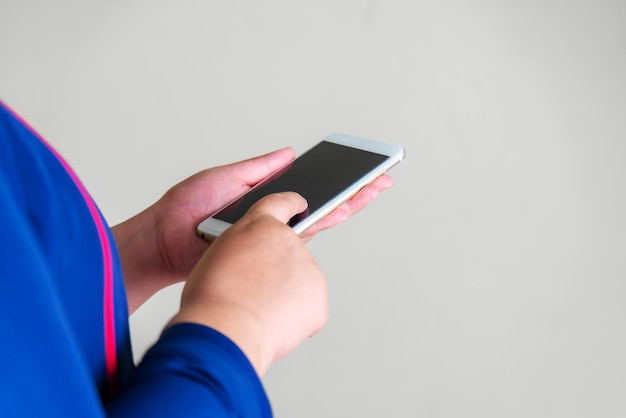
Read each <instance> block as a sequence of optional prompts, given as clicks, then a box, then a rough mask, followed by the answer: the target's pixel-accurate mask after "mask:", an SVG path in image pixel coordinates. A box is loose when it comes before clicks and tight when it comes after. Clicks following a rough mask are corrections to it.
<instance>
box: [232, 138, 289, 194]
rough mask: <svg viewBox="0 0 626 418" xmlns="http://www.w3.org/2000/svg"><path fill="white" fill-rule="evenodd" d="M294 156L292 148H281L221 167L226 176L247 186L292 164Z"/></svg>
mask: <svg viewBox="0 0 626 418" xmlns="http://www.w3.org/2000/svg"><path fill="white" fill-rule="evenodd" d="M294 158H295V154H294V151H293V149H292V148H290V147H287V148H282V149H279V150H277V151H273V152H270V153H269V154H265V155H261V156H259V157H254V158H250V159H248V160H244V161H239V162H236V163H232V164H228V165H225V166H222V169H224V171H225V172H227V173H228V174H230V175H232V176H234V177H237V178H240V179H241V180H243V181H245V182H246V183H247V184H248V185H249V186H253V185H255V184H257V183H258V182H259V181H261V180H263V179H265V178H266V177H268V176H269V175H270V174H272V173H274V172H276V171H278V170H279V169H281V168H283V167H285V166H286V165H287V164H289V163H290V162H292V161H293V160H294Z"/></svg>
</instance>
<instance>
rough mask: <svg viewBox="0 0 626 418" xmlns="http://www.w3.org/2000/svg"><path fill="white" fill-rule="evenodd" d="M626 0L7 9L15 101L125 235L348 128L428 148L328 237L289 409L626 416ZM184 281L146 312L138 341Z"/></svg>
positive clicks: (57, 4) (278, 390)
mask: <svg viewBox="0 0 626 418" xmlns="http://www.w3.org/2000/svg"><path fill="white" fill-rule="evenodd" d="M625 21H626V2H623V1H621V0H615V1H611V0H593V1H591V0H573V1H565V0H546V1H538V0H531V1H524V2H521V1H512V0H508V1H486V0H481V1H461V0H457V1H437V2H435V1H424V0H412V1H400V0H387V1H373V0H372V1H357V0H343V1H342V0H332V1H331V0H318V1H311V2H302V1H287V0H284V1H275V0H274V1H271V0H270V1H226V2H224V1H155V0H150V1H148V0H146V1H104V0H101V1H78V0H72V1H70V0H58V1H53V2H52V1H17V0H15V1H11V0H2V1H1V2H0V97H1V98H2V99H3V100H5V101H6V102H7V103H8V104H9V105H11V106H12V107H13V108H15V109H16V110H17V111H18V112H20V113H21V114H22V115H24V116H25V117H26V118H27V119H29V120H30V121H31V122H32V123H33V124H34V125H35V126H36V127H37V128H38V129H39V130H40V132H41V133H42V134H43V135H44V136H46V137H47V138H48V139H49V140H50V142H52V144H53V145H54V146H55V147H56V148H57V149H58V150H59V151H60V152H61V153H62V154H63V155H64V156H65V157H66V158H67V160H68V161H69V162H70V164H72V165H73V166H74V168H75V169H76V171H77V172H78V174H79V176H80V177H81V178H82V180H83V181H84V183H85V184H86V186H87V187H88V189H89V190H90V191H91V193H92V195H93V196H94V198H95V199H96V201H97V203H98V204H99V206H100V208H101V209H102V211H103V212H104V214H105V216H106V217H107V218H108V220H109V222H110V224H112V225H113V224H115V223H117V222H119V221H121V220H124V219H126V218H127V217H129V216H131V215H133V214H134V213H136V212H138V211H139V210H141V209H143V208H144V207H146V206H148V205H150V204H151V203H152V202H154V201H155V200H156V199H158V198H159V197H160V196H161V195H162V194H163V193H164V192H165V191H166V190H167V189H168V188H169V187H170V186H172V185H174V184H175V183H176V182H178V181H180V180H183V179H184V178H185V177H187V176H188V175H191V174H192V173H194V172H196V171H198V170H200V169H203V168H206V167H211V166H215V165H218V164H224V163H228V162H232V161H237V160H240V159H244V158H248V157H251V156H254V155H258V154H261V153H265V152H267V151H270V150H273V149H275V148H279V147H283V146H286V145H292V146H293V147H295V149H296V151H297V152H298V153H301V152H303V151H304V150H306V149H307V148H308V147H309V146H310V145H312V144H313V143H315V142H316V141H318V140H319V139H321V138H322V137H324V136H325V135H327V134H328V133H331V132H334V131H343V132H349V133H353V134H356V135H361V136H366V137H371V138H375V139H379V140H383V141H387V142H395V143H398V144H401V145H403V146H405V147H406V149H407V159H406V160H405V162H403V163H402V164H401V165H399V166H398V167H397V168H395V169H394V170H393V172H392V174H393V176H394V178H395V180H396V186H395V187H394V188H393V189H392V190H391V191H388V192H385V193H384V194H383V195H382V196H381V197H380V198H379V199H377V200H376V201H375V202H374V203H373V204H371V206H370V207H368V208H367V209H366V210H365V211H363V212H362V213H360V214H358V215H357V216H355V217H354V218H353V219H352V220H350V222H348V223H347V224H344V225H341V226H339V227H337V228H335V229H334V230H332V231H327V232H325V233H323V234H320V235H319V236H318V237H317V238H316V239H315V240H314V241H313V242H311V243H310V244H309V246H310V249H311V251H312V252H313V253H314V255H315V256H316V258H317V260H318V261H319V263H320V265H321V266H322V268H323V269H324V271H325V273H326V275H327V278H328V283H329V289H330V299H331V319H330V322H329V323H328V325H327V327H326V328H325V330H323V331H322V333H321V334H319V335H318V336H316V337H315V338H313V339H311V340H310V341H307V342H306V343H305V344H304V345H303V346H301V347H300V348H299V349H298V350H296V351H295V352H294V353H293V354H292V355H291V356H289V357H287V358H285V359H283V360H281V361H280V362H278V363H277V364H275V366H274V367H273V368H272V369H271V370H270V372H269V373H268V374H267V375H266V377H265V378H264V381H265V385H266V388H267V390H268V392H269V395H270V397H271V400H272V403H273V406H274V410H275V413H276V416H277V417H299V418H307V417H432V418H435V417H437V418H438V417H442V418H443V417H446V418H447V417H455V418H456V417H481V418H488V417H509V418H512V417H524V418H527V417H551V418H553V417H568V418H575V417H603V418H609V417H623V416H626V395H625V394H626V356H625V355H624V353H626V334H625V332H626V304H625V300H626V281H625V280H624V279H625V276H626V257H624V252H625V250H626V238H625V237H626V222H625V220H624V215H625V213H626V192H625V186H626V167H625V161H626V141H625V134H626V25H625V24H624V22H625ZM179 293H180V286H174V287H172V288H169V289H167V290H165V291H163V292H162V293H160V294H158V295H157V296H156V297H155V298H153V299H152V300H151V301H150V302H149V303H148V304H147V305H145V306H144V307H143V308H142V309H141V310H140V311H139V312H138V313H136V314H135V315H134V316H133V317H132V318H131V326H132V336H133V341H134V346H135V353H136V356H137V357H138V358H139V357H141V355H142V354H143V352H144V351H145V350H146V349H147V347H148V346H149V345H150V344H152V343H153V342H154V340H155V339H156V338H157V337H158V334H159V332H160V330H161V328H162V326H163V325H164V323H165V321H167V319H169V317H170V316H171V315H172V314H173V313H174V311H175V309H176V307H177V305H178V296H179Z"/></svg>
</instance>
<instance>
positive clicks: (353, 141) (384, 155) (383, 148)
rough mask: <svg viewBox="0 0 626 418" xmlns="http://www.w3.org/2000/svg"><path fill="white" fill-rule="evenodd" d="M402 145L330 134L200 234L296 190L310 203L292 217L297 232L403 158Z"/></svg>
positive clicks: (213, 234) (210, 236)
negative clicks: (275, 195)
mask: <svg viewBox="0 0 626 418" xmlns="http://www.w3.org/2000/svg"><path fill="white" fill-rule="evenodd" d="M404 156H405V151H404V149H403V148H402V147H400V146H397V145H391V144H385V143H382V142H378V141H373V140H371V139H365V138H360V137H356V136H352V135H348V134H343V133H335V134H331V135H329V136H328V137H326V138H324V139H323V140H322V141H321V142H319V143H318V144H317V145H315V146H314V147H312V148H311V149H309V150H308V151H307V152H305V153H304V154H302V155H301V156H299V157H298V158H296V159H295V160H294V161H293V162H291V163H290V164H289V165H287V166H286V167H284V168H282V169H280V170H278V171H277V172H276V173H274V174H272V175H271V176H269V177H268V178H267V179H265V180H263V181H261V182H260V183H259V184H257V185H256V186H254V187H253V188H251V189H250V190H249V191H248V192H246V193H245V194H244V195H243V196H240V197H239V198H237V199H236V200H235V201H233V202H231V203H229V204H228V205H227V206H226V207H224V208H222V209H221V210H219V211H218V212H217V213H215V214H214V215H212V216H211V217H209V218H207V219H205V220H204V221H202V222H201V223H200V224H199V225H198V227H197V233H198V235H199V236H200V237H202V238H204V239H207V240H214V239H215V238H217V237H218V236H219V235H220V234H221V233H222V232H224V231H225V230H226V229H228V228H229V227H230V226H231V225H232V224H234V223H235V222H237V220H239V219H240V218H241V217H242V216H243V215H245V213H246V212H247V211H248V209H250V207H251V206H252V205H253V204H254V203H255V202H257V201H258V200H259V199H261V198H262V197H264V196H266V195H268V194H271V193H278V192H285V191H294V192H297V193H299V194H300V195H301V196H302V197H304V198H305V199H306V200H307V202H308V208H307V210H306V211H305V212H303V213H300V214H298V215H296V216H294V217H293V218H291V219H290V220H289V223H288V224H289V226H291V227H292V228H293V230H294V232H295V233H296V234H301V233H302V232H304V231H306V230H307V229H308V228H310V227H311V226H313V225H314V224H315V223H316V222H317V221H319V220H320V219H322V218H323V217H324V216H326V215H328V214H329V213H330V212H332V210H333V209H335V208H337V207H338V206H339V205H341V204H342V203H343V202H345V201H346V200H348V199H349V198H350V197H352V196H354V195H355V194H356V193H357V192H358V191H359V190H360V189H361V188H363V186H365V185H367V184H369V183H371V182H372V181H374V180H375V179H376V178H377V177H378V176H380V175H382V174H384V173H385V172H387V171H388V170H389V169H391V168H392V167H393V166H395V165H396V164H398V163H399V162H400V161H402V159H404Z"/></svg>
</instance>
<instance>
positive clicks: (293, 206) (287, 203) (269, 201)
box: [246, 192, 308, 224]
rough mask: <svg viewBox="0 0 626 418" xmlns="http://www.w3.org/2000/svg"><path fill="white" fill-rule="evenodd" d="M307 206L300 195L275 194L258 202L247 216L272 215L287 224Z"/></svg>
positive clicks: (288, 193) (290, 193) (292, 193)
mask: <svg viewBox="0 0 626 418" xmlns="http://www.w3.org/2000/svg"><path fill="white" fill-rule="evenodd" d="M307 206H308V203H307V201H306V200H305V199H304V198H303V197H302V196H300V195H299V194H298V193H295V192H283V193H274V194H271V195H268V196H265V197H264V198H263V199H261V200H259V201H258V202H256V203H255V204H254V205H253V206H252V207H251V208H250V210H249V211H248V214H247V215H246V216H255V217H256V216H264V215H270V216H272V217H274V218H276V219H278V220H279V221H281V222H282V223H285V224H286V223H287V222H289V219H291V218H293V217H294V216H295V215H297V214H299V213H301V212H304V211H305V210H306V208H307Z"/></svg>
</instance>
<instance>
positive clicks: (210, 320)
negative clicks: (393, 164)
mask: <svg viewBox="0 0 626 418" xmlns="http://www.w3.org/2000/svg"><path fill="white" fill-rule="evenodd" d="M293 159H294V152H293V150H292V149H291V148H284V149H281V150H278V151H274V152H272V153H269V154H266V155H263V156H260V157H256V158H252V159H249V160H245V161H241V162H238V163H234V164H229V165H224V166H219V167H215V168H211V169H208V170H204V171H201V172H199V173H197V174H195V175H193V176H191V177H189V178H188V179H186V180H184V181H182V182H181V183H179V184H177V185H175V186H174V187H172V188H171V189H170V190H168V191H167V192H166V193H165V195H164V196H163V197H162V198H161V199H159V200H158V201H157V202H156V203H155V204H153V205H152V206H150V207H148V208H147V209H145V210H144V211H142V212H141V213H139V214H137V215H136V216H134V217H132V218H130V219H129V220H127V221H125V222H123V223H121V224H119V225H117V226H115V227H113V228H112V231H113V234H114V236H115V241H116V244H117V246H118V250H119V253H120V258H121V262H122V268H123V271H124V282H125V286H126V293H127V297H128V304H129V310H130V312H131V313H132V312H134V311H135V310H136V309H137V308H139V307H140V306H141V305H142V304H143V303H144V302H145V301H146V300H148V299H149V298H150V297H151V296H152V295H154V294H155V293H156V292H157V291H159V290H161V289H163V288H164V287H167V286H169V285H171V284H174V283H178V282H181V281H185V280H187V283H186V285H185V289H184V291H183V297H182V301H181V309H180V312H179V314H178V315H177V316H176V317H175V318H174V319H173V320H172V323H178V322H196V323H200V324H204V325H207V326H210V327H213V328H215V329H217V330H219V331H221V332H223V333H224V334H225V335H227V336H229V337H230V338H231V339H232V340H233V341H234V342H235V343H236V344H237V345H238V346H239V347H240V348H242V350H243V351H244V352H245V353H246V354H247V355H248V357H249V358H250V359H251V362H252V363H253V365H254V366H255V368H256V370H257V372H258V373H259V374H262V373H263V372H264V371H265V370H266V369H267V367H268V366H269V364H270V363H271V362H272V361H274V360H275V359H277V358H280V357H282V356H283V355H285V354H286V353H288V352H289V351H291V350H292V349H293V348H295V346H297V345H298V344H299V343H300V342H302V340H303V339H304V338H307V337H308V336H310V335H312V334H314V333H316V332H317V331H318V330H319V329H320V328H321V326H322V325H323V324H324V323H325V321H326V318H327V301H326V296H325V294H326V293H325V292H326V291H325V284H324V278H323V275H322V274H321V272H320V271H319V269H318V268H317V265H316V264H315V261H314V260H313V258H312V257H311V255H310V253H309V252H308V250H307V249H306V246H305V243H306V242H307V241H308V240H310V239H311V238H312V237H313V236H314V235H315V234H317V233H318V232H320V231H322V230H324V229H327V228H330V227H332V226H334V225H337V224H338V223H341V222H344V221H346V220H347V219H349V218H350V216H352V215H354V214H355V213H357V212H358V211H359V210H361V209H362V208H363V207H365V206H366V205H367V204H368V203H369V202H371V201H372V200H373V199H374V198H376V196H378V194H379V193H380V192H381V191H383V190H385V189H387V188H389V187H391V186H392V185H393V180H392V179H391V177H389V176H387V175H383V176H381V177H379V178H378V179H377V180H376V181H374V182H373V183H371V184H370V185H368V186H366V187H364V188H363V189H362V190H361V191H360V192H359V193H357V194H356V195H355V196H354V197H352V198H351V199H350V200H349V201H348V202H346V203H344V204H343V205H341V206H340V207H339V208H337V209H336V210H335V211H333V212H332V213H331V214H330V215H328V216H327V217H326V218H324V219H323V220H321V221H320V222H318V223H317V224H316V225H314V226H313V227H312V228H310V229H309V230H307V231H306V232H305V233H303V234H302V236H297V235H295V234H294V233H293V231H292V230H291V228H289V227H287V226H286V222H287V220H288V219H289V218H290V217H291V216H293V215H295V214H297V213H299V212H301V211H302V210H304V209H305V208H306V202H305V201H304V199H302V198H301V197H300V196H299V195H297V194H296V193H281V194H277V195H273V196H268V197H267V198H265V199H263V200H262V201H260V202H259V203H257V204H256V205H255V206H254V207H253V208H252V209H251V210H250V211H249V212H248V214H247V215H246V216H245V217H244V218H243V219H242V220H240V221H239V222H238V223H237V224H235V225H233V227H231V228H229V229H228V231H227V232H226V233H224V234H223V235H222V236H220V238H218V239H217V240H216V241H215V242H214V243H209V242H207V241H205V240H202V239H200V238H199V237H197V236H196V234H195V229H196V226H197V225H198V224H199V223H200V222H201V221H202V220H203V219H204V218H206V217H207V216H209V215H211V214H212V213H214V212H216V211H217V210H219V209H220V208H221V207H223V206H224V205H225V204H227V203H229V202H230V201H232V200H233V199H234V198H236V197H238V196H239V195H241V194H242V193H244V192H245V191H247V190H248V189H249V188H250V187H252V186H254V185H255V184H256V183H258V182H259V181H260V180H262V179H264V178H265V177H267V176H268V175H270V174H271V173H273V172H275V171H276V170H278V169H279V168H281V167H283V166H285V165H286V164H288V163H289V162H291V161H292V160H293ZM285 260H297V262H285ZM242 266H248V267H247V268H242ZM295 278H298V279H297V280H295ZM276 289H282V290H284V293H281V294H276V293H274V292H273V290H276ZM309 292H310V293H309ZM278 293H280V292H278ZM307 295H308V296H307ZM311 295H314V296H315V297H311ZM296 301H297V302H296Z"/></svg>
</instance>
